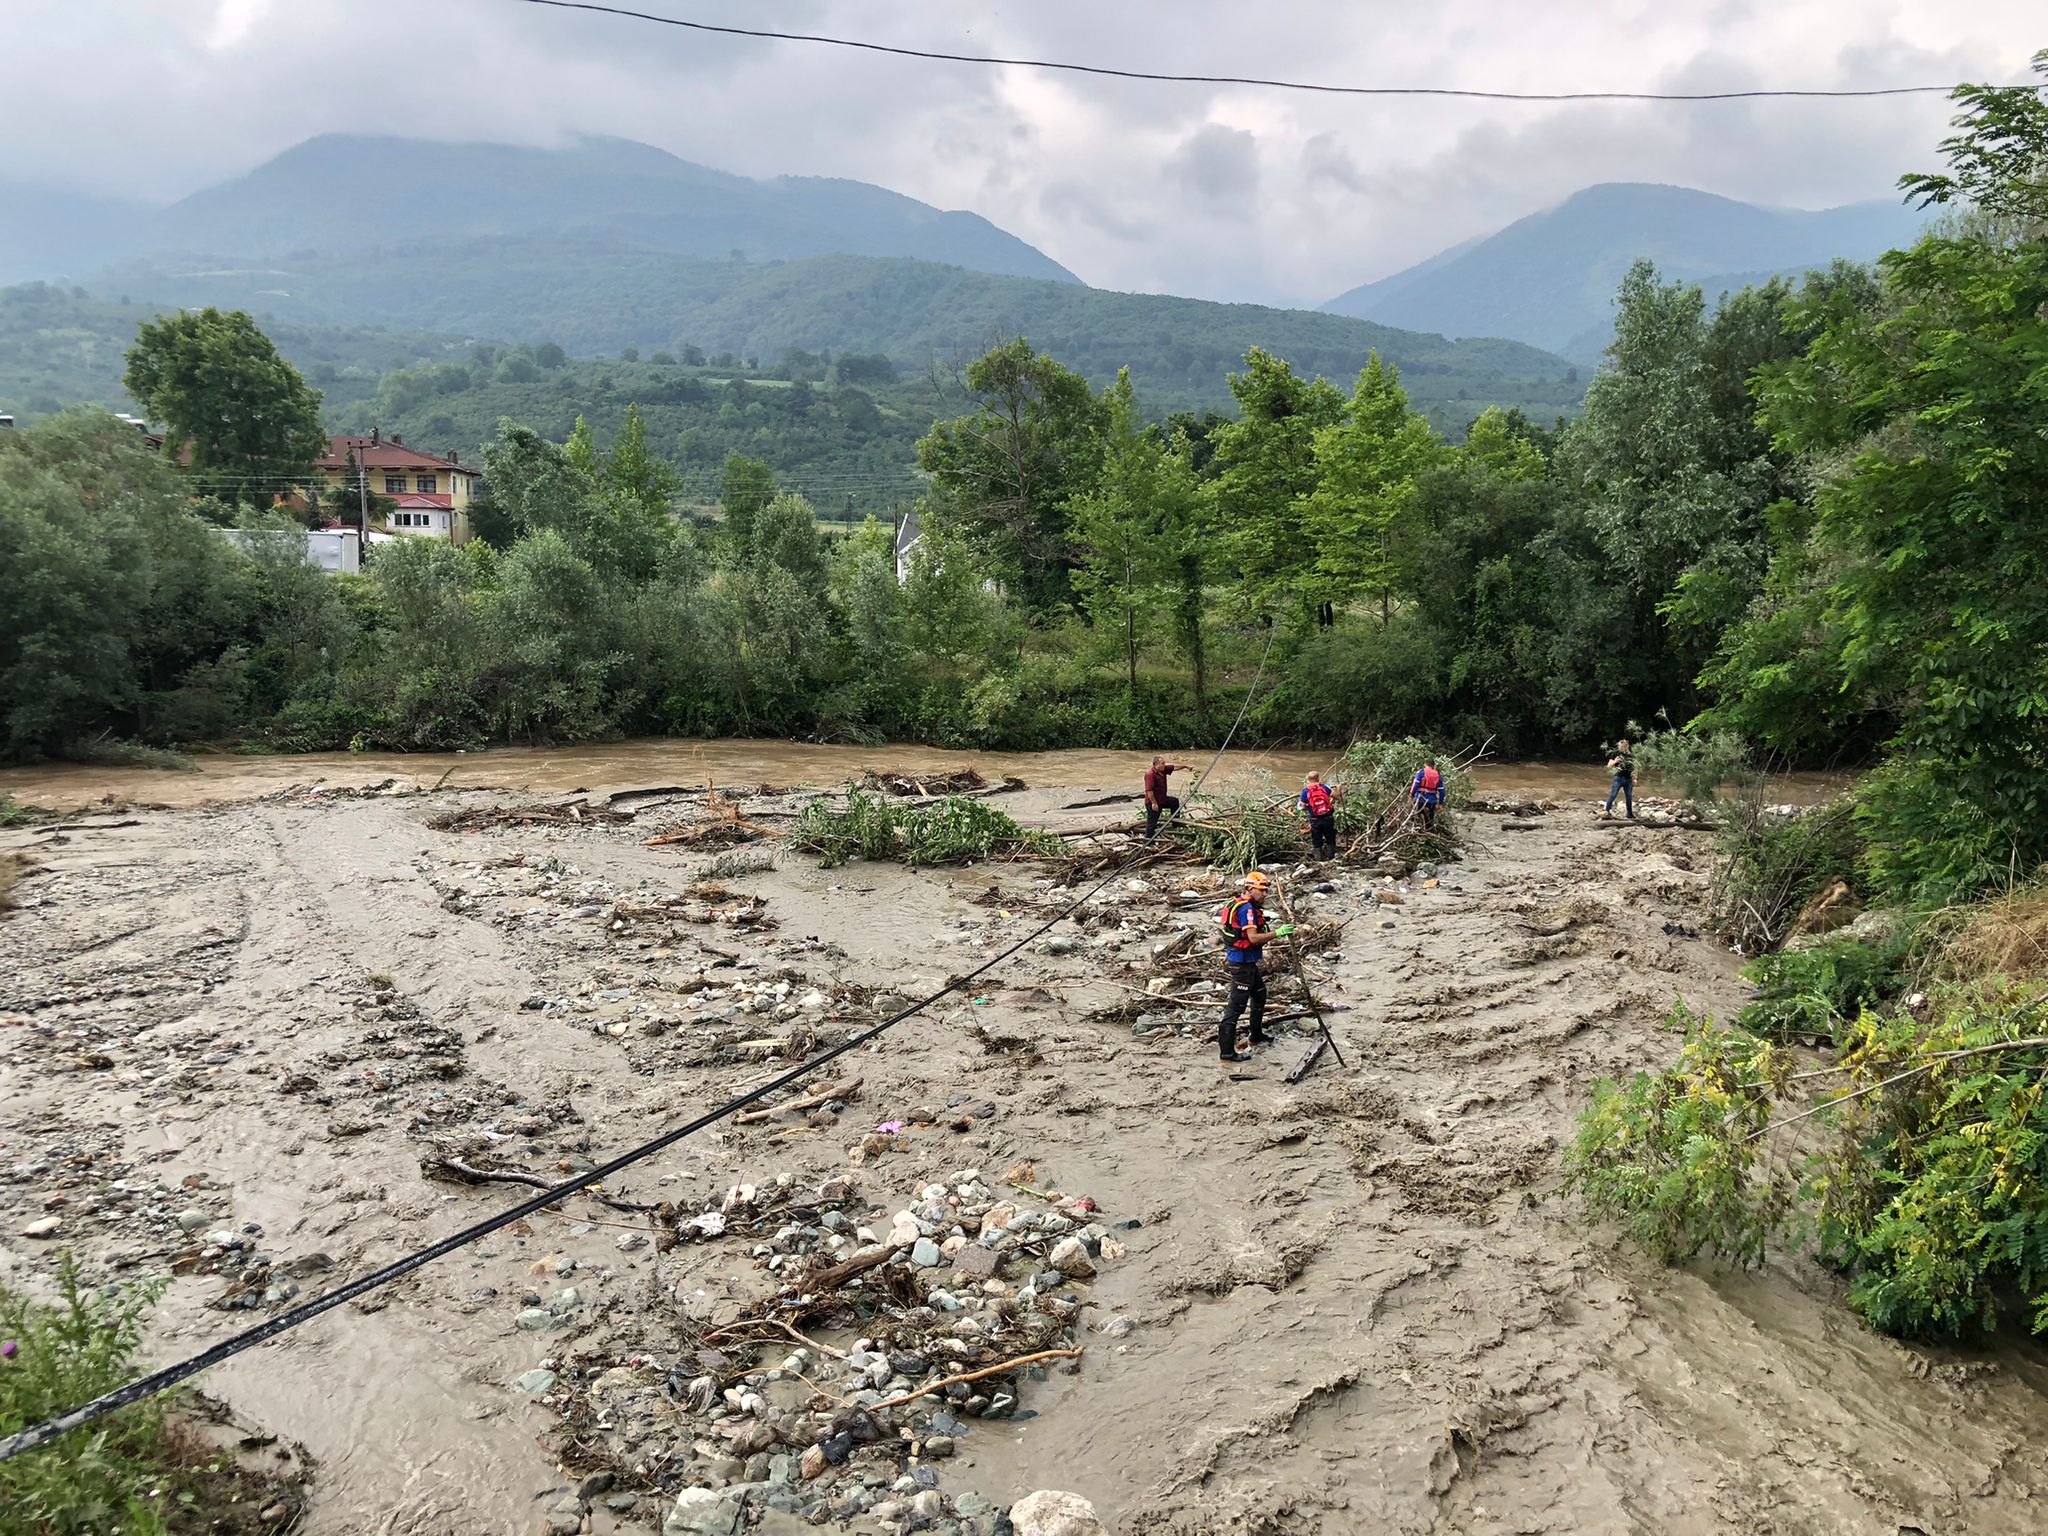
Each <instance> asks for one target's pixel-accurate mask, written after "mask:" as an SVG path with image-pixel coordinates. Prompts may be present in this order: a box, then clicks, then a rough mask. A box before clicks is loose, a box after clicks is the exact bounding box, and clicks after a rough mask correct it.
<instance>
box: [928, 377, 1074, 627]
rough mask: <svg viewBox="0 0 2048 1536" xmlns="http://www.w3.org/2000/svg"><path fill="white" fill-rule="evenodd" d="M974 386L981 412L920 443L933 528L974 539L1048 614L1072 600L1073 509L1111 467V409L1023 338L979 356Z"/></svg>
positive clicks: (994, 566)
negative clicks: (1107, 430)
mask: <svg viewBox="0 0 2048 1536" xmlns="http://www.w3.org/2000/svg"><path fill="white" fill-rule="evenodd" d="M967 387H968V389H969V390H970V391H972V392H973V394H974V395H975V396H976V397H977V398H978V401H979V406H978V408H977V409H976V410H975V411H973V412H971V413H970V414H968V415H965V416H959V417H955V418H954V419H953V420H951V421H941V422H935V423H934V424H933V426H932V429H931V431H930V432H928V433H927V434H926V435H925V436H924V437H922V438H920V439H919V440H918V444H917V457H918V462H919V463H920V464H922V465H923V466H924V468H925V470H926V472H927V473H929V474H930V475H931V477H932V489H931V495H930V498H929V500H928V510H929V517H928V526H934V527H939V528H943V529H945V530H948V531H951V532H955V533H958V534H960V535H961V536H962V537H963V538H965V539H967V540H968V541H969V542H971V544H972V545H973V547H974V549H975V551H976V553H977V556H978V557H979V563H980V564H981V565H982V568H983V569H985V570H987V571H989V572H990V573H991V574H993V575H995V576H997V577H998V578H999V579H1000V580H1002V581H1004V582H1006V583H1008V584H1010V585H1011V586H1012V587H1013V588H1014V590H1015V591H1016V592H1017V595H1018V597H1019V598H1020V599H1021V600H1022V601H1023V603H1024V605H1025V606H1026V608H1028V609H1029V610H1030V611H1031V612H1033V613H1044V612H1047V611H1049V610H1050V609H1052V608H1054V607H1057V606H1058V605H1059V604H1060V603H1061V602H1064V601H1065V600H1066V597H1067V593H1068V585H1069V577H1070V573H1071V571H1072V569H1073V565H1074V552H1073V550H1072V549H1071V548H1070V547H1069V544H1068V539H1067V508H1068V506H1069V505H1070V504H1071V503H1072V501H1073V499H1074V498H1075V497H1076V496H1077V495H1079V494H1080V493H1082V492H1083V491H1084V490H1086V489H1087V488H1088V487H1089V486H1091V485H1092V484H1093V483H1094V481H1095V477H1096V473H1097V470H1098V468H1099V466H1100V464H1101V462H1102V404H1101V402H1100V401H1099V400H1098V399H1097V398H1096V396H1095V392H1094V391H1093V390H1091V389H1090V388H1089V387H1088V381H1087V380H1086V379H1084V378H1083V377H1082V376H1081V375H1080V374H1078V373H1075V372H1073V371H1072V370H1071V369H1067V368H1063V367H1061V366H1060V365H1059V364H1058V363H1056V362H1054V361H1053V359H1052V358H1050V357H1048V356H1046V355H1045V354H1044V353H1042V352H1033V351H1032V350H1031V344H1030V343H1029V342H1027V341H1025V340H1024V339H1023V338H1022V337H1019V338H1018V339H1017V340H1015V341H1012V342H1009V343H1007V344H1005V345H1003V346H999V347H996V348H994V349H993V350H991V351H990V352H988V353H987V354H986V355H984V356H982V357H979V358H977V359H975V361H974V362H973V363H972V364H970V365H969V367H968V369H967Z"/></svg>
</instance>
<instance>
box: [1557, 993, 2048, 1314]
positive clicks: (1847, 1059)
mask: <svg viewBox="0 0 2048 1536" xmlns="http://www.w3.org/2000/svg"><path fill="white" fill-rule="evenodd" d="M2042 1013H2043V1009H2042V999H2041V997H2040V995H2039V993H2038V992H2037V991H2035V990H2034V989H2031V988H2007V987H2001V986H1980V985H1972V986H1967V987H1960V986H1952V987H1948V988H1945V989H1943V990H1941V991H1940V992H1939V993H1938V994H1937V995H1936V996H1935V997H1933V998H1932V999H1931V1000H1930V1002H1929V1004H1928V1006H1927V1007H1926V1009H1925V1010H1924V1014H1925V1017H1924V1019H1923V1017H1922V1016H1921V1015H1918V1014H1912V1013H1901V1014H1897V1015H1893V1016H1888V1017H1881V1016H1879V1015H1877V1014H1873V1013H1865V1014H1864V1015H1862V1016H1861V1017H1860V1018H1859V1019H1858V1020H1857V1021H1856V1022H1855V1023H1854V1025H1853V1026H1852V1027H1851V1028H1850V1029H1849V1030H1848V1031H1847V1032H1846V1035H1845V1038H1844V1047H1845V1049H1844V1052H1843V1055H1842V1058H1841V1060H1840V1062H1839V1063H1838V1064H1837V1065H1835V1066H1833V1067H1826V1068H1820V1069H1806V1068H1801V1067H1799V1065H1798V1063H1797V1062H1796V1060H1795V1058H1793V1057H1792V1056H1791V1055H1790V1054H1789V1053H1788V1052H1786V1051H1785V1050H1783V1049H1782V1048H1781V1047H1779V1046H1777V1045H1774V1044H1773V1043H1771V1042H1770V1041H1767V1040H1761V1039H1758V1038H1757V1037H1755V1036H1753V1035H1749V1034H1746V1033H1742V1032H1738V1031H1730V1030H1724V1029H1719V1028H1716V1027H1715V1026H1714V1025H1713V1024H1712V1023H1711V1021H1706V1020H1698V1019H1692V1018H1690V1017H1685V1016H1683V1015H1681V1018H1680V1022H1681V1023H1682V1024H1684V1025H1685V1027H1686V1028H1687V1031H1688V1037H1687V1042H1686V1047H1685V1050H1684V1053H1683V1054H1682V1055H1681V1057H1680V1059H1679V1063H1678V1065H1677V1066H1675V1067H1673V1068H1672V1069H1671V1070H1670V1071H1668V1072H1663V1073H1659V1074H1656V1075H1654V1076H1652V1075H1649V1074H1639V1075H1638V1076H1637V1077H1636V1078H1634V1079H1633V1080H1632V1081H1631V1082H1629V1083H1627V1084H1625V1085H1616V1084H1612V1083H1609V1084H1603V1085H1601V1086H1600V1087H1599V1088H1598V1089H1597V1090H1596V1092H1595V1098H1594V1102H1593V1105H1592V1107H1591V1108H1590V1109H1589V1110H1588V1111H1587V1112H1586V1113H1585V1115H1584V1116H1583V1117H1582V1118H1581V1121H1580V1127H1579V1134H1578V1139H1577V1141H1576V1143H1575V1144H1574V1146H1573V1147H1572V1149H1571V1151H1570V1152H1569V1154H1568V1156H1567V1183H1568V1185H1569V1186H1570V1187H1571V1188H1573V1189H1575V1190H1576V1191H1577V1192H1578V1194H1579V1195H1580V1196H1581V1198H1582V1199H1583V1200H1584V1202H1585V1204H1586V1206H1587V1207H1588V1209H1589V1210H1590V1211H1591V1212H1592V1213H1594V1214H1595V1215H1597V1216H1600V1217H1603V1218H1608V1219H1612V1220H1615V1221H1618V1222H1620V1223H1622V1224H1623V1225H1624V1227H1625V1228H1626V1230H1627V1231H1628V1233H1629V1235H1630V1236H1631V1237H1632V1238H1633V1239H1634V1240H1636V1241H1637V1242H1638V1243H1640V1244H1641V1245H1642V1246H1643V1247H1644V1248H1646V1249H1647V1250H1649V1251H1650V1252H1652V1253H1654V1254H1656V1255H1657V1256H1659V1257H1661V1258H1664V1259H1666V1260H1667V1261H1673V1260H1678V1259H1684V1258H1689V1257H1691V1256H1693V1255H1695V1254H1700V1253H1709V1254H1715V1255H1719V1256H1720V1257H1723V1258H1727V1259H1732V1260H1734V1261H1736V1262H1739V1263H1756V1262H1758V1261H1760V1260H1761V1258H1762V1257H1763V1254H1764V1252H1765V1250H1766V1248H1767V1246H1768V1245H1769V1243H1770V1242H1771V1241H1772V1240H1773V1239H1774V1238H1776V1237H1779V1236H1781V1235H1783V1234H1784V1233H1785V1231H1786V1229H1787V1224H1788V1221H1789V1219H1790V1218H1791V1217H1792V1216H1794V1215H1795V1213H1796V1214H1798V1215H1801V1216H1802V1217H1806V1218H1810V1219H1811V1221H1812V1222H1813V1223H1814V1226H1815V1230H1816V1231H1817V1234H1818V1246H1819V1252H1820V1255H1821V1257H1822V1258H1823V1259H1825V1260H1827V1261H1828V1262H1829V1263H1831V1264H1833V1265H1835V1266H1836V1267H1837V1268H1839V1269H1840V1270H1842V1271H1843V1273H1844V1274H1845V1275H1846V1276H1847V1277H1848V1279H1849V1299H1850V1304H1851V1305H1852V1306H1854V1307H1855V1308H1856V1310H1857V1311H1859V1312H1861V1313H1862V1314H1863V1315H1864V1316H1865V1317H1867V1318H1868V1319H1869V1320H1870V1322H1871V1323H1872V1324H1873V1325H1874V1326H1876V1327H1878V1328H1881V1329H1883V1330H1885V1331H1886V1332H1888V1333H1899V1334H1905V1335H1909V1336H1913V1337H1926V1338H1955V1337H1967V1336H1970V1335H1974V1334H1977V1333H1980V1332H1983V1331H1988V1330H1990V1329H1992V1328H1995V1327H1996V1326H1997V1325H1998V1324H1999V1322H2000V1321H2001V1320H2002V1319H2003V1318H2005V1317H2006V1316H2007V1315H2009V1314H2010V1313H2011V1312H2012V1311H2013V1310H2014V1309H2015V1308H2017V1309H2020V1310H2021V1311H2022V1312H2023V1315H2024V1316H2025V1317H2026V1318H2027V1320H2028V1324H2029V1326H2030V1327H2032V1328H2033V1329H2034V1331H2036V1332H2040V1331H2044V1330H2048V1095H2044V1094H2043V1092H2042V1088H2041V1075H2042V1073H2043V1072H2044V1071H2048V1038H2044V1037H2043V1033H2042V1027H2041V1026H2042ZM1811 1082H1818V1083H1819V1084H1820V1085H1821V1086H1820V1089H1819V1092H1820V1105H1819V1107H1818V1108H1817V1109H1807V1110H1802V1111H1800V1112H1799V1115H1798V1116H1787V1117H1786V1119H1788V1120H1789V1119H1792V1118H1801V1117H1804V1116H1805V1115H1808V1114H1813V1113H1819V1112H1825V1113H1826V1115H1827V1120H1826V1122H1825V1123H1826V1126H1827V1135H1826V1137H1825V1138H1824V1140H1823V1141H1822V1143H1821V1145H1820V1147H1819V1148H1818V1150H1815V1151H1812V1152H1810V1153H1808V1154H1806V1155H1804V1156H1790V1157H1788V1156H1787V1155H1786V1148H1785V1146H1784V1145H1783V1144H1782V1138H1780V1137H1779V1133H1778V1132H1777V1130H1776V1129H1775V1126H1774V1121H1773V1114H1774V1107H1775V1105H1776V1104H1777V1103H1778V1102H1780V1101H1783V1100H1788V1099H1789V1100H1794V1101H1800V1100H1803V1099H1804V1097H1805V1093H1806V1089H1805V1086H1804V1085H1805V1084H1807V1083H1811ZM1780 1123H1782V1122H1780ZM1774 1138H1775V1139H1774Z"/></svg>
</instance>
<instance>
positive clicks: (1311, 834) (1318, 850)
mask: <svg viewBox="0 0 2048 1536" xmlns="http://www.w3.org/2000/svg"><path fill="white" fill-rule="evenodd" d="M1308 842H1309V847H1310V848H1312V849H1313V850H1314V851H1315V856H1316V857H1317V858H1319V859H1334V858H1335V857H1337V813H1336V812H1335V811H1330V812H1328V813H1327V814H1325V815H1322V816H1311V817H1309V819H1308Z"/></svg>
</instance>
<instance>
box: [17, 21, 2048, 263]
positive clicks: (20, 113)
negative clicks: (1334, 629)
mask: <svg viewBox="0 0 2048 1536" xmlns="http://www.w3.org/2000/svg"><path fill="white" fill-rule="evenodd" d="M620 3H624V4H629V5H631V6H632V7H633V8H634V9H639V10H646V11H663V12H667V13H669V14H674V15H681V16H688V17H692V18H696V19H701V20H709V21H729V22H733V23H736V24H741V25H752V26H769V27H776V28H780V29H786V30H795V31H815V32H832V33H838V34H841V35H847V36H854V37H862V38H867V39H872V40H875V41H881V42H890V43H898V44H907V45H913V46H922V47H930V48H939V49H948V50H955V51H966V52H977V53H1005V54H1023V55H1032V56H1037V57H1045V58H1058V59H1072V60H1078V61H1085V62H1091V63H1099V64H1108V65H1115V66H1121V67H1132V68H1141V69H1161V70H1170V71H1176V72H1185V73H1233V74H1257V75H1270V76H1285V77H1291V78H1300V79H1310V80H1318V81H1329V82H1336V83H1345V84H1373V85H1385V84H1419V85H1456V86H1465V87H1477V88H1486V89H1497V90H1600V89H1624V90H1641V89H1677V90H1715V89H1730V88H1744V87H1757V86H1799V87H1837V86H1852V85H1853V86H1875V85H1896V84H1908V83H1913V84H1917V83H1922V82H1929V81H1951V80H1960V79H1992V78H1995V79H1999V80H2004V81H2015V80H2020V79H2025V78H2028V76H2027V73H2026V62H2027V58H2028V56H2029V55H2030V54H2031V53H2032V52H2033V51H2034V50H2035V49H2036V48H2039V47H2044V46H2048V13H2044V10H2043V8H2042V6H2041V4H2040V0H1974V3H1971V4H1967V5H1965V4H1959V3H1957V0H1537V3H1527V0H1430V3H1427V4H1424V3H1419V0H1400V3H1390V0H1342V3H1334V0H1333V3H1317V4H1309V3H1294V4H1288V3H1284V0H1283V3H1277V4H1276V3H1272V0H1266V3H1245V0H1235V3H1227V4H1226V3H1221V0H1171V3H1168V0H1005V3H1001V4H988V3H976V0H966V3H954V4H949V5H938V4H933V3H929V0H897V3H895V4H892V5H886V6H885V5H877V4H872V3H869V4H855V3H853V0H620ZM0 26H4V27H5V33H6V37H7V39H8V43H9V47H8V49H7V52H6V55H5V58H4V61H0V136H4V143H5V146H6V149H5V153H6V161H5V164H4V166H0V175H6V176H11V177H16V178H20V179H25V180H35V181H44V182H53V183H60V184H65V185H72V186H79V187H89V188H91V189H93V190H97V191H104V192H119V193H125V194H135V195H140V196H147V197H151V198H166V197H171V196H176V195H179V194H182V193H184V192H188V191H190V190H192V189H194V188H195V187H198V186H201V185H204V184H206V183H208V182H212V181H217V180H220V179H223V178H225V177H228V176H231V175H234V174H236V173H237V172H240V171H243V170H246V169H248V168H249V167H250V166H252V165H254V164H256V163H258V162H259V161H261V160H263V159H265V158H267V157H268V156H269V155H271V154H274V153H275V152H277V151H278V150H281V149H283V148H286V147H287V146H288V145H290V144H292V143H295V142H297V141H298V140H300V139H303V138H306V137H309V136H311V135H312V134H315V133H322V132H330V131H354V132H385V133H396V134H409V135H419V136H425V137H439V138H458V139H488V140H504V141H515V142H547V141H548V140H549V139H550V138H552V137H556V136H559V135H564V134H573V133H603V134H617V135H621V136H624V137H628V138H634V139H640V140H644V141H645V142H647V143H650V144H656V145H659V146H661V147H662V148H664V149H668V150H670V151H672V152H674V153H676V154H679V155H682V156H684V157H685V158H688V159H692V160H697V161H701V162H703V163H705V164H708V165H713V166H717V167H719V168H721V169H726V170H734V171H740V172H744V173H747V174H750V175H756V176H770V175H776V174H781V173H795V174H817V175H836V176H849V177H856V178H859V179H861V180H864V181H873V182H878V183H880V184H882V185H884V186H887V187H891V188H893V189H895V190H897V191H899V192H904V193H907V194H909V195H911V196H913V197H918V198H922V199H924V200H925V201H927V202H931V203H935V204H937V205H939V206H941V207H945V208H966V209H972V210H973V211H975V212H977V213H980V214H982V215H984V216H985V217H987V218H989V219H991V220H993V221H994V222H995V223H997V224H1000V225H1002V226H1003V227H1004V228H1006V229H1009V230H1011V231H1013V232H1014V233H1016V234H1018V235H1021V236H1022V237H1023V238H1025V239H1027V240H1029V241H1031V242H1032V243H1033V244H1035V245H1037V246H1039V247H1040V248H1041V249H1043V250H1045V251H1046V252H1047V253H1048V254H1050V255H1051V256H1053V257H1054V258H1055V259H1057V260H1059V261H1061V262H1063V263H1065V264H1066V265H1067V266H1068V267H1070V268H1072V269H1073V270H1074V271H1075V272H1076V273H1078V274H1079V275H1080V276H1081V277H1082V278H1084V279H1085V280H1086V281H1088V282H1090V283H1093V284H1096V285H1097V286H1102V287H1113V288H1127V289H1138V290H1146V291H1164V292H1173V293H1185V294H1194V295H1198V296H1201V297H1204V298H1217V299H1247V300H1260V301H1265V302H1281V303H1303V302H1307V303H1313V302H1317V301H1320V300H1322V299H1325V298H1328V297H1330V296H1331V295H1333V294H1335V293H1337V292H1339V291H1341V290H1342V289H1345V288H1348V287H1351V286H1352V285H1354V284H1356V283H1359V282H1363V281H1366V280H1368V279H1371V278H1374V277H1380V276H1384V275H1385V274H1387V273H1389V272H1392V271H1395V270H1398V269H1399V268H1401V267H1403V266H1405V265H1407V264H1408V263H1410V262H1412V261H1415V260H1417V259H1419V258H1421V257H1424V256H1427V255H1430V254H1431V253H1433V252H1435V251H1437V250H1439V249H1441V248H1443V247H1444V246H1446V245H1450V244H1452V243H1454V242H1456V241H1460V240H1463V239H1466V238H1468V237H1470V236H1473V235H1477V234H1484V233H1486V232H1489V231H1491V230H1493V229H1497V228H1499V227H1500V226H1502V225H1504V224H1507V223H1509V222H1511V221H1513V220H1514V219H1516V218H1519V217H1521V216H1522V215H1523V214H1526V213H1530V212H1533V211H1535V210H1537V209H1539V208H1542V207H1544V206H1546V205H1548V204H1550V203H1553V202H1556V201H1557V200H1558V199H1560V198H1562V197H1563V196H1565V195H1567V194H1568V193H1570V192H1572V191H1574V190H1576V189H1577V188H1579V187H1583V186H1587V185H1589V184H1592V183H1595V182H1602V181H1659V182H1670V183H1677V184H1682V185H1686V186H1694V187H1703V188H1705V189H1707V190H1709V191H1713V192H1719V193H1723V194H1726V195H1728V196H1732V197H1739V198H1744V199H1748V200H1751V201H1756V202H1766V203H1778V204H1788V205H1793V206H1800V207H1822V206H1826V205H1829V204H1833V203H1840V202H1851V201H1856V200H1859V199H1864V198H1873V197H1885V196H1889V195H1891V192H1890V189H1891V185H1892V182H1893V181H1894V179H1895V178H1896V177H1897V176H1898V174H1899V173H1900V172H1901V171H1902V170H1906V169H1909V168H1923V167H1926V166H1928V165H1930V164H1931V163H1932V158H1933V155H1932V151H1933V146H1934V144H1935V142H1936V141H1937V140H1938V139H1939V137H1940V136H1941V131H1942V128H1943V125H1944V123H1945V121H1946V118H1947V115H1948V111H1949V108H1948V105H1947V103H1946V102H1945V101H1943V100H1942V99H1941V98H1939V97H1925V98H1910V97H1909V98H1890V99H1880V100H1876V101H1866V102H1837V103H1745V104H1727V105H1701V106H1669V105H1665V106H1658V105H1633V104H1630V105H1582V106H1528V105H1512V104H1504V103H1485V102H1423V101H1414V100H1400V101H1391V102H1389V101H1359V100H1347V99H1344V98H1336V97H1328V96H1310V95H1303V94H1297V93H1286V92H1276V91H1269V90H1257V89H1248V88H1239V87H1210V86H1189V85H1161V84H1140V83H1135V82H1115V81H1108V80H1101V79H1094V78H1088V77H1080V76H1071V75H1051V74H1046V73H1043V72H1038V71H1031V70H1024V69H989V68H982V67H976V66H967V65H950V64H933V63H921V62H915V61H908V60H895V59H886V58H879V57H876V56H873V55H864V54H857V53H849V52H846V51H843V50H838V49H830V48H820V47H815V46H808V45H802V44H795V43H766V42H756V41H747V40H739V39H728V38H717V37H708V36H704V35H701V34H693V33H689V32H684V31H681V30H678V29H675V28H670V27H657V26H651V25H648V24H645V23H638V22H630V21H624V20H619V19H616V18H611V17H605V16H599V15H592V14H587V13H581V12H567V11H554V10H548V9H544V8H541V7H537V6H533V5H528V4H524V3H520V0H60V3H53V4H38V5H33V6H30V5H26V4H21V5H16V4H0ZM4 216H5V213H4V210H0V217H4Z"/></svg>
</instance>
